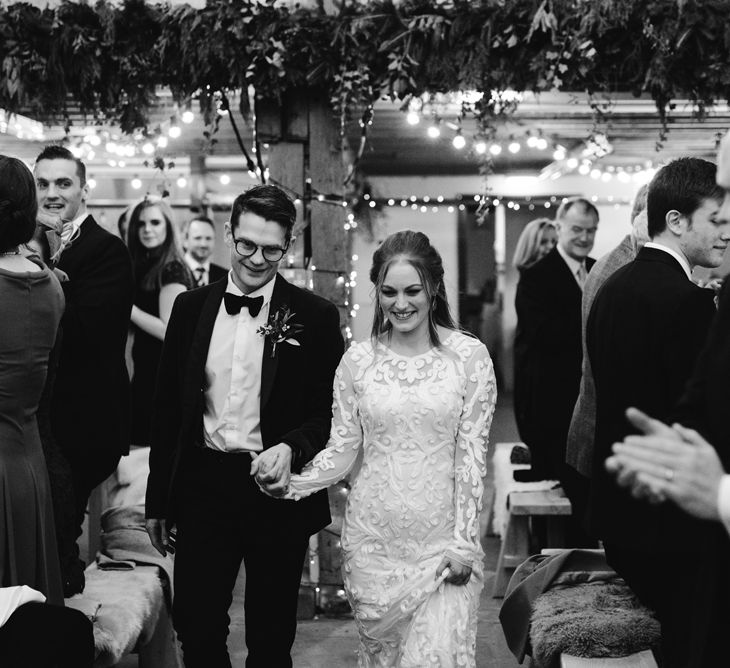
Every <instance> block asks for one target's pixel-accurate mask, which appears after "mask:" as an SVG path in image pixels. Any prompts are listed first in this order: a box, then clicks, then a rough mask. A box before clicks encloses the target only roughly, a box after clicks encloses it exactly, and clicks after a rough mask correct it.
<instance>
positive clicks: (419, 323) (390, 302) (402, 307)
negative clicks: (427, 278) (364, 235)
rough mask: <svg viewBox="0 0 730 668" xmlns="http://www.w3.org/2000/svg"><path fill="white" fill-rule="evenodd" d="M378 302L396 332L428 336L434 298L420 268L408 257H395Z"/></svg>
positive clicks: (386, 275)
mask: <svg viewBox="0 0 730 668" xmlns="http://www.w3.org/2000/svg"><path fill="white" fill-rule="evenodd" d="M378 301H379V305H380V308H381V309H382V311H383V315H384V316H385V318H387V320H388V322H389V323H390V325H391V327H392V328H393V329H392V332H393V334H400V335H408V336H409V338H410V337H413V338H419V337H421V336H424V337H426V338H427V337H428V316H429V312H430V309H431V299H430V298H429V295H428V291H427V290H426V287H425V286H424V285H423V281H422V280H421V277H420V276H419V274H418V271H416V268H415V267H414V266H413V265H412V264H411V263H410V262H408V260H406V259H404V258H401V259H398V260H395V261H394V262H393V263H392V264H391V265H390V267H388V271H387V273H386V274H385V278H384V279H383V284H382V285H381V287H380V291H379V293H378Z"/></svg>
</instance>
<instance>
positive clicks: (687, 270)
mask: <svg viewBox="0 0 730 668" xmlns="http://www.w3.org/2000/svg"><path fill="white" fill-rule="evenodd" d="M644 248H655V249H656V250H660V251H664V252H665V253H669V255H671V256H672V257H673V258H674V259H675V260H676V261H677V262H679V264H680V265H682V269H684V273H685V274H687V278H688V279H689V280H690V281H691V280H692V268H691V267H690V266H689V262H687V258H686V257H684V255H682V254H681V253H677V251H676V250H674V249H673V248H670V247H669V246H665V245H664V244H663V243H660V242H659V241H647V242H646V243H645V244H644Z"/></svg>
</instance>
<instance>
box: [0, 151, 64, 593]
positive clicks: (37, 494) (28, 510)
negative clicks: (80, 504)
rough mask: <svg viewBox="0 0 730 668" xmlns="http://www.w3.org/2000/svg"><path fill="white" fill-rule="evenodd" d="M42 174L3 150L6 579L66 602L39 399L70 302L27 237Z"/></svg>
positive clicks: (1, 479)
mask: <svg viewBox="0 0 730 668" xmlns="http://www.w3.org/2000/svg"><path fill="white" fill-rule="evenodd" d="M37 211H38V205H37V203H36V192H35V181H34V179H33V175H32V174H31V172H30V170H28V168H27V167H26V166H25V165H24V164H23V163H22V162H21V161H20V160H16V159H15V158H9V157H6V156H0V295H1V297H0V323H2V325H0V587H10V586H15V585H27V586H29V587H31V588H33V589H36V590H38V591H40V592H41V593H42V594H44V595H45V596H46V599H47V600H48V601H49V602H51V603H60V604H62V603H63V592H62V586H61V571H60V568H59V562H58V553H57V551H56V536H55V530H54V524H53V508H52V505H51V496H50V492H49V483H48V472H47V469H46V460H45V458H44V456H43V450H42V447H41V439H40V435H39V432H38V422H37V411H38V403H39V401H40V398H41V394H42V392H43V388H44V385H45V382H46V373H47V369H48V357H49V354H50V351H51V348H52V347H53V343H54V341H55V340H56V333H57V331H58V325H59V322H60V320H61V315H62V313H63V309H64V298H63V291H62V289H61V285H60V283H59V282H58V279H57V278H56V277H55V276H54V275H53V273H52V272H51V270H50V269H49V268H48V267H46V266H45V265H44V264H43V263H42V262H41V261H40V260H37V259H33V258H29V257H26V255H25V254H24V253H22V252H21V248H20V247H21V245H22V244H25V243H27V242H28V241H30V239H31V237H32V236H33V232H34V231H35V219H36V214H37Z"/></svg>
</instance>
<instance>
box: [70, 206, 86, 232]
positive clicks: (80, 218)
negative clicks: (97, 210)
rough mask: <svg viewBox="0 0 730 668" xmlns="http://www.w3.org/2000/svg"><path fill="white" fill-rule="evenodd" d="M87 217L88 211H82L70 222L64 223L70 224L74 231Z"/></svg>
mask: <svg viewBox="0 0 730 668" xmlns="http://www.w3.org/2000/svg"><path fill="white" fill-rule="evenodd" d="M88 217H89V212H88V211H84V212H83V213H82V214H79V215H78V216H76V218H74V219H73V220H72V221H71V222H70V223H66V225H71V227H72V228H73V230H74V232H75V231H76V230H78V229H79V227H81V223H83V222H84V221H85V220H86V219H87V218H88Z"/></svg>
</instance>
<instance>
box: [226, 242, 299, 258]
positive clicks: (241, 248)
mask: <svg viewBox="0 0 730 668" xmlns="http://www.w3.org/2000/svg"><path fill="white" fill-rule="evenodd" d="M233 247H234V248H235V249H236V253H238V254H239V255H240V256H241V257H251V256H252V255H255V254H256V251H257V250H258V249H259V248H260V249H261V255H263V256H264V260H266V261H267V262H278V261H279V260H281V258H283V257H284V253H286V251H287V249H288V248H289V244H288V243H287V245H286V246H284V248H282V247H281V246H259V245H258V244H255V243H254V242H253V241H249V240H248V239H234V240H233Z"/></svg>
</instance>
